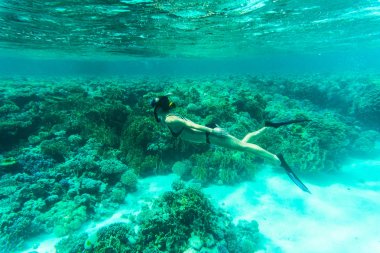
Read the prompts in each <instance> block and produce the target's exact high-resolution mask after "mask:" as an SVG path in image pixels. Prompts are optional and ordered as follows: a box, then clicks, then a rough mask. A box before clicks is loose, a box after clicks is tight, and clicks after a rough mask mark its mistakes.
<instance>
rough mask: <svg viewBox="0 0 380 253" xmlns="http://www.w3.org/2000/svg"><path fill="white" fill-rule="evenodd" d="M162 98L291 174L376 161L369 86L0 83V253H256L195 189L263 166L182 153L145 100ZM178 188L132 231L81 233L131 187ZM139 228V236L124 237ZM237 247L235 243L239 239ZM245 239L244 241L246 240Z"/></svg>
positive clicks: (187, 148)
mask: <svg viewBox="0 0 380 253" xmlns="http://www.w3.org/2000/svg"><path fill="white" fill-rule="evenodd" d="M168 93H171V95H170V97H171V99H172V100H173V101H174V102H175V103H176V105H177V109H176V113H178V114H181V115H183V116H184V117H186V118H188V119H190V120H193V121H194V122H197V123H200V124H208V123H211V122H212V123H216V124H218V125H220V126H221V127H222V128H224V129H225V130H226V131H228V132H229V133H231V134H233V135H235V136H237V137H239V138H242V137H243V136H244V134H245V133H248V132H252V131H255V130H257V129H259V128H260V127H262V126H264V122H265V121H272V122H280V121H286V120H290V119H310V120H311V121H310V122H306V123H302V124H294V125H289V126H286V127H282V128H278V129H269V130H268V131H266V132H265V133H264V134H263V135H262V136H260V137H258V138H257V140H256V143H257V144H258V145H260V146H262V147H264V148H266V149H267V150H269V151H270V152H273V153H283V154H284V156H285V158H286V160H287V161H288V163H289V164H290V165H291V167H292V168H294V170H295V171H297V172H298V173H301V174H317V173H321V172H330V171H337V170H339V169H340V168H341V166H342V165H343V164H345V163H346V162H347V161H348V159H351V158H368V157H372V156H374V155H375V154H376V152H378V151H379V147H378V146H377V145H378V144H377V143H376V141H377V140H378V139H379V137H380V136H379V130H380V127H379V124H378V122H380V78H379V77H378V76H376V75H345V76H335V75H330V76H325V75H299V76H297V75H294V76H288V77H279V76H275V77H274V76H252V75H226V76H216V75H213V76H198V77H192V76H181V77H164V76H161V77H151V76H149V77H145V76H141V77H137V76H133V77H130V76H120V77H113V78H107V77H103V78H98V77H97V78H93V77H66V78H65V77H51V78H47V77H45V78H38V77H13V78H0V151H1V154H0V175H1V179H0V208H1V212H0V214H1V220H0V245H1V246H0V247H1V248H0V252H15V251H19V250H22V249H23V248H24V247H25V244H24V243H25V241H27V240H29V239H30V238H32V237H34V236H37V235H40V234H47V233H54V234H55V235H56V236H57V237H63V236H66V235H70V236H69V237H68V238H66V239H65V240H63V241H61V242H60V243H58V244H57V246H56V247H57V251H58V252H181V251H186V252H252V251H254V250H257V249H259V248H260V235H259V230H258V226H257V223H255V222H254V221H251V224H249V223H247V224H243V223H242V224H238V225H234V224H233V223H232V222H231V220H230V218H229V217H228V215H226V214H225V213H223V212H221V211H220V210H218V209H217V208H216V207H215V206H214V204H213V203H211V202H210V201H209V200H208V198H207V196H205V195H203V193H202V191H201V190H200V189H199V188H194V187H192V186H186V185H187V184H189V185H191V183H190V182H197V183H198V185H200V186H206V185H210V184H220V185H222V184H236V183H239V182H242V181H244V180H250V179H252V178H254V176H255V174H256V172H257V171H258V170H260V169H261V168H262V167H263V166H264V165H265V163H264V162H263V161H262V160H261V159H259V158H257V157H253V156H252V155H250V154H247V153H241V152H235V151H229V150H225V149H223V148H218V147H214V146H212V145H211V146H209V145H207V144H199V145H194V144H189V143H185V142H182V141H181V140H178V139H174V138H173V137H172V136H171V135H170V132H169V131H167V129H165V128H164V127H163V126H160V125H158V124H156V122H155V120H154V117H153V115H152V108H151V107H150V101H151V99H152V98H153V97H156V96H159V95H164V94H168ZM169 173H175V174H177V175H178V176H179V178H180V179H181V180H182V181H178V182H176V183H175V184H174V185H173V190H172V191H170V192H167V193H164V194H163V195H162V196H160V197H159V198H158V199H156V200H153V199H148V200H146V201H147V203H150V204H149V205H147V206H146V207H145V208H144V209H143V210H142V211H141V212H140V213H139V215H137V216H136V217H128V219H129V221H130V222H129V223H128V224H127V223H125V224H124V223H116V224H111V225H108V226H106V227H103V228H101V229H100V230H99V231H97V232H96V233H95V236H94V235H88V234H83V233H79V231H80V230H81V228H82V227H83V225H84V224H85V223H87V222H89V221H101V220H103V219H105V218H107V217H110V216H112V214H113V213H115V212H116V211H117V210H118V209H119V208H120V206H121V205H123V204H124V203H125V199H126V197H128V195H129V194H131V193H132V192H135V191H138V190H139V189H138V182H139V180H140V179H141V178H146V177H149V176H152V175H164V174H169ZM136 227H138V228H139V229H134V228H136ZM242 234H245V237H241V235H242ZM242 238H243V239H244V240H243V239H242Z"/></svg>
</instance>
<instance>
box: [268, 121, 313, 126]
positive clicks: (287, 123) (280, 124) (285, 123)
mask: <svg viewBox="0 0 380 253" xmlns="http://www.w3.org/2000/svg"><path fill="white" fill-rule="evenodd" d="M308 121H311V120H310V119H294V120H289V121H285V122H277V123H274V122H270V121H265V126H266V127H274V128H278V127H280V126H285V125H290V124H294V123H302V122H308Z"/></svg>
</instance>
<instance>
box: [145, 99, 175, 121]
mask: <svg viewBox="0 0 380 253" xmlns="http://www.w3.org/2000/svg"><path fill="white" fill-rule="evenodd" d="M150 105H151V106H152V107H154V118H155V119H156V121H157V122H160V119H159V118H158V116H157V111H158V109H161V110H163V111H164V112H168V111H169V110H170V109H173V108H174V107H175V104H174V103H173V102H170V100H169V98H168V96H161V97H157V98H154V99H152V101H151V102H150Z"/></svg>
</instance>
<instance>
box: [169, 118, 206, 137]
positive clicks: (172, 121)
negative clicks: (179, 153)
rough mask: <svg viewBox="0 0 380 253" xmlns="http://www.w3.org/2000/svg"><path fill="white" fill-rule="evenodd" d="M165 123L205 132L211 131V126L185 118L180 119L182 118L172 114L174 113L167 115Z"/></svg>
mask: <svg viewBox="0 0 380 253" xmlns="http://www.w3.org/2000/svg"><path fill="white" fill-rule="evenodd" d="M165 123H166V124H168V125H175V126H178V127H187V128H191V129H195V130H198V131H202V132H207V133H211V132H212V128H209V127H206V126H202V125H199V124H196V123H194V122H192V121H191V120H185V119H182V118H180V117H177V116H174V115H173V116H167V117H166V119H165Z"/></svg>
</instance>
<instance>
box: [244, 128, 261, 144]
mask: <svg viewBox="0 0 380 253" xmlns="http://www.w3.org/2000/svg"><path fill="white" fill-rule="evenodd" d="M265 129H267V127H263V128H261V129H259V130H257V131H255V132H252V133H249V134H247V135H246V136H245V137H244V138H243V139H242V140H241V141H242V142H250V141H252V139H254V138H255V137H257V136H259V135H260V134H262V133H263V132H264V131H265Z"/></svg>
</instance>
